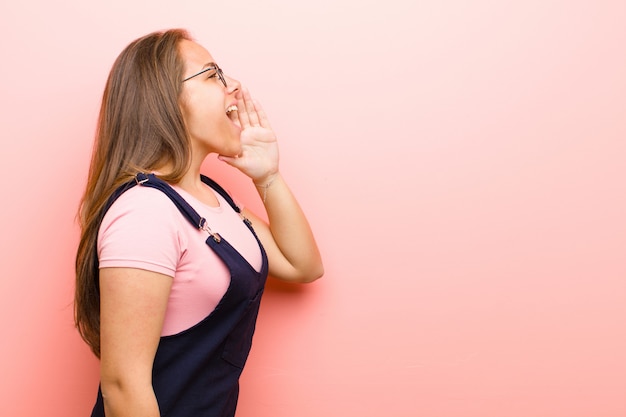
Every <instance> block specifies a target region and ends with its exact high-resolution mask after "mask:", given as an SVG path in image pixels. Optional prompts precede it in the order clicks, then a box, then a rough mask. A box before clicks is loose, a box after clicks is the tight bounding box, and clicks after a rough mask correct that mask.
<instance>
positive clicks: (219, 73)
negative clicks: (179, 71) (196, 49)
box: [183, 64, 228, 88]
mask: <svg viewBox="0 0 626 417" xmlns="http://www.w3.org/2000/svg"><path fill="white" fill-rule="evenodd" d="M211 70H215V75H217V77H218V78H219V79H220V81H221V82H222V84H224V87H225V88H228V84H226V78H224V72H223V71H222V69H221V68H220V67H218V66H217V64H215V65H211V66H210V67H207V68H205V69H203V70H202V71H200V72H198V73H196V74H194V75H191V76H189V77H187V78H185V79H184V80H183V82H185V81H188V80H191V79H192V78H193V77H197V76H198V75H201V74H204V73H205V72H208V71H211Z"/></svg>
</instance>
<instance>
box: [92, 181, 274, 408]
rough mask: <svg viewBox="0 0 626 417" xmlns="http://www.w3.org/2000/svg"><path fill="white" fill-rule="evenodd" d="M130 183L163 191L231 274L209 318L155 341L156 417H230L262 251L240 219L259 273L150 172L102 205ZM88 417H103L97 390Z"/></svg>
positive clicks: (255, 305)
mask: <svg viewBox="0 0 626 417" xmlns="http://www.w3.org/2000/svg"><path fill="white" fill-rule="evenodd" d="M202 181H203V182H204V183H205V184H207V185H208V186H210V187H211V188H213V189H214V190H215V191H217V192H218V193H219V194H220V195H222V196H223V197H224V198H225V199H226V201H227V202H228V203H229V204H230V205H231V206H232V207H233V209H234V210H235V211H236V212H238V213H240V210H239V208H238V207H237V206H236V205H235V203H234V202H233V200H232V199H231V198H230V196H229V195H228V194H227V193H226V192H225V191H224V190H223V189H222V188H221V187H220V186H219V185H217V184H216V183H215V182H213V181H212V180H210V179H209V178H207V177H204V176H202ZM135 184H141V185H143V186H148V187H153V188H156V189H158V190H161V191H163V192H164V193H165V194H166V195H167V196H168V197H169V198H170V199H171V200H172V202H173V203H174V204H175V205H176V207H178V209H179V210H180V212H181V213H182V214H183V215H184V216H185V217H186V218H187V219H188V220H189V221H190V222H191V223H192V224H193V225H194V226H195V227H198V228H200V229H205V230H208V231H209V233H210V236H209V237H208V238H207V240H206V244H207V245H208V246H209V247H210V248H211V249H212V250H213V251H214V252H215V253H216V254H217V255H218V256H219V257H220V258H221V259H222V261H223V262H224V264H226V266H227V267H228V269H229V270H230V274H231V281H230V285H229V287H228V289H227V291H226V293H225V294H224V296H223V298H222V299H221V300H220V302H219V303H218V305H217V307H216V308H215V310H214V311H213V312H211V314H209V315H208V316H207V317H206V318H204V319H203V320H202V321H201V322H199V323H198V324H196V325H194V326H193V327H191V328H189V329H187V330H184V331H183V332H181V333H177V334H175V335H171V336H163V337H161V340H160V342H159V346H158V349H157V352H156V355H155V358H154V365H153V375H152V377H153V381H152V385H153V387H154V392H155V394H156V398H157V401H158V403H159V409H160V411H161V416H162V417H218V416H219V417H226V416H231V417H232V416H234V415H235V408H236V405H237V398H238V396H239V376H240V375H241V372H242V370H243V366H244V364H245V362H246V359H247V358H248V353H249V352H250V347H251V345H252V335H253V333H254V328H255V324H256V319H257V315H258V312H259V305H260V302H261V295H262V294H263V288H264V286H265V280H266V278H267V255H266V253H265V250H264V249H263V246H262V245H261V242H260V241H259V240H258V237H257V236H256V234H255V233H254V230H253V229H252V226H251V225H250V222H249V221H248V220H247V219H244V220H243V221H244V222H245V223H246V225H247V226H248V228H250V231H251V232H252V233H253V234H254V236H255V238H256V239H257V241H258V242H259V246H260V248H261V254H262V259H263V264H262V268H261V271H260V272H257V271H255V269H254V268H253V267H252V266H251V265H250V264H249V263H248V262H247V261H246V260H245V259H244V258H243V257H242V256H241V255H240V254H239V252H237V251H236V250H235V249H234V248H233V247H232V246H231V245H230V244H229V243H228V242H227V241H226V240H225V239H223V238H221V236H219V235H218V234H217V233H211V232H210V229H208V228H207V227H206V225H205V224H204V223H205V219H204V218H202V217H200V215H199V214H198V213H197V212H196V211H195V210H194V209H193V208H192V207H191V206H190V205H189V204H188V203H187V202H186V201H185V200H184V199H183V198H182V197H181V196H180V194H178V193H177V192H176V191H175V190H174V189H172V187H170V186H169V185H168V184H167V183H165V182H164V181H162V180H160V179H158V178H157V177H155V176H154V175H153V174H149V175H145V174H138V175H137V178H136V181H132V182H130V183H128V184H126V185H125V186H123V187H121V188H120V189H118V190H117V191H116V193H115V194H114V195H113V196H112V197H111V200H110V201H109V206H108V207H110V205H111V204H112V203H113V201H115V199H117V197H119V196H120V195H121V194H122V193H123V192H124V191H126V190H128V189H129V188H131V187H132V186H134V185H135ZM108 207H107V209H108ZM91 416H92V417H103V416H104V409H103V404H102V393H101V391H100V390H98V398H97V401H96V405H95V406H94V409H93V412H92V414H91Z"/></svg>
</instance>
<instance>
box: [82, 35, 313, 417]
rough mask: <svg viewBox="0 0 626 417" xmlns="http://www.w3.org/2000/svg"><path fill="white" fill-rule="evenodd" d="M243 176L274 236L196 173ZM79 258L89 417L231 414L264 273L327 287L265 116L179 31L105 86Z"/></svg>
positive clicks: (132, 51)
mask: <svg viewBox="0 0 626 417" xmlns="http://www.w3.org/2000/svg"><path fill="white" fill-rule="evenodd" d="M211 153H216V154H218V158H219V159H220V160H222V161H224V162H226V163H228V164H230V165H232V166H234V167H236V168H238V169H239V170H240V171H241V172H243V173H244V174H245V175H247V176H248V177H249V178H250V179H251V180H252V181H253V182H254V184H255V185H256V187H257V189H258V191H259V195H260V197H261V199H262V200H263V203H264V206H265V209H266V211H267V215H268V218H269V225H268V224H266V223H265V222H264V221H262V220H261V219H259V218H258V217H257V216H255V215H254V214H253V213H251V212H250V211H248V210H246V209H243V210H242V211H241V213H238V211H239V208H238V207H236V205H235V204H234V202H233V201H232V199H231V198H230V196H229V195H228V194H226V193H225V192H224V191H223V190H222V189H221V187H219V186H218V185H217V184H215V183H213V182H212V181H210V180H208V179H207V178H206V177H204V176H202V175H201V173H200V167H201V165H202V163H203V161H204V160H205V158H206V157H207V156H208V155H209V154H211ZM80 219H81V227H82V233H81V239H80V245H79V248H78V254H77V259H76V271H77V283H76V300H75V302H76V324H77V327H78V329H79V331H80V333H81V336H82V337H83V339H84V340H85V341H86V342H87V343H88V344H89V345H90V347H91V349H92V350H93V352H94V353H95V354H96V355H97V356H98V357H99V358H100V361H101V381H100V390H99V392H98V398H97V401H96V405H95V407H94V410H93V413H92V416H103V415H105V414H106V416H107V417H122V416H133V417H152V416H161V415H163V416H172V417H186V416H190V417H191V416H194V417H200V416H232V415H234V412H235V407H236V402H237V397H238V379H239V376H240V374H241V371H242V368H243V366H244V363H245V361H246V359H247V356H248V352H249V350H250V344H251V341H252V333H253V332H254V325H255V321H256V316H257V312H258V306H259V302H260V297H261V294H262V292H263V285H264V283H265V278H266V276H267V274H268V273H269V274H270V275H272V276H274V277H276V278H278V279H282V280H285V281H290V282H310V281H314V280H315V279H317V278H319V277H320V276H321V275H322V274H323V267H322V261H321V258H320V254H319V251H318V249H317V246H316V243H315V240H314V238H313V234H312V233H311V230H310V228H309V226H308V223H307V220H306V218H305V216H304V214H303V213H302V211H301V209H300V207H299V206H298V203H297V202H296V200H295V198H294V197H293V195H292V194H291V192H290V191H289V188H288V187H287V185H286V183H285V181H284V179H283V177H282V176H281V174H280V172H279V169H278V148H277V143H276V137H275V135H274V132H273V131H272V129H271V127H270V125H269V122H268V120H267V117H266V115H265V113H264V112H263V109H262V108H261V106H260V105H259V103H258V102H256V101H253V100H252V99H251V96H250V94H249V93H248V92H247V91H246V90H245V89H243V88H242V87H241V85H240V83H239V82H238V81H237V80H234V79H232V78H230V77H227V76H226V75H224V74H223V73H222V70H221V69H220V68H219V66H218V65H217V64H216V63H215V59H213V57H212V56H211V55H210V54H209V52H208V51H207V50H206V49H204V48H203V47H202V46H200V45H198V44H197V43H195V42H193V41H192V40H191V39H190V37H189V36H188V34H187V33H186V32H185V31H182V30H170V31H166V32H159V33H153V34H150V35H147V36H145V37H143V38H140V39H138V40H136V41H134V42H133V43H131V44H130V45H129V46H128V47H127V48H126V49H125V50H124V51H123V52H122V54H121V55H120V56H119V57H118V59H117V60H116V62H115V64H114V65H113V68H112V70H111V73H110V75H109V79H108V81H107V85H106V88H105V92H104V97H103V101H102V107H101V111H100V117H99V122H98V130H97V135H96V142H95V147H94V152H93V157H92V161H91V168H90V171H89V178H88V182H87V188H86V191H85V194H84V197H83V200H82V205H81V210H80Z"/></svg>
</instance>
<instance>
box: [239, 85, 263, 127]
mask: <svg viewBox="0 0 626 417" xmlns="http://www.w3.org/2000/svg"><path fill="white" fill-rule="evenodd" d="M237 107H238V110H239V111H238V116H239V123H240V124H241V127H242V129H245V128H247V127H250V126H251V127H257V126H262V127H265V128H270V123H269V120H268V118H267V115H266V114H265V111H264V110H263V107H261V104H260V103H259V102H258V101H256V100H253V99H252V96H251V95H250V91H248V89H247V88H243V89H242V94H241V96H240V97H239V100H238V102H237Z"/></svg>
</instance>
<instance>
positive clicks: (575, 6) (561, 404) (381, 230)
mask: <svg viewBox="0 0 626 417" xmlns="http://www.w3.org/2000/svg"><path fill="white" fill-rule="evenodd" d="M625 21H626V2H624V1H623V0H615V1H610V0H587V1H577V0H567V1H565V0H525V1H521V0H519V1H487V0H474V1H462V0H427V1H417V0H389V1H385V2H374V1H369V0H358V1H357V0H332V1H331V0H317V1H313V2H296V1H292V0H256V1H247V2H246V1H243V2H242V1H236V2H229V1H221V2H213V1H210V2H200V1H193V2H192V1H178V2H172V1H163V0H152V1H141V0H138V1H132V2H131V1H128V0H108V1H106V2H96V3H92V2H84V1H81V2H79V1H75V0H71V1H59V2H51V1H44V0H33V1H29V2H18V1H5V2H2V5H0V23H1V24H0V31H1V32H2V33H1V36H0V52H1V56H2V65H0V131H1V137H2V150H1V151H0V160H1V163H0V178H2V180H3V191H2V204H1V205H0V265H1V267H2V277H1V278H0V297H1V300H2V301H1V302H0V329H1V334H2V339H1V342H0V416H20V417H35V416H37V417H38V416H43V415H45V416H52V417H81V416H86V415H88V412H89V410H90V408H91V405H92V403H93V399H94V396H95V392H96V389H97V384H98V363H97V361H96V360H95V359H94V358H93V356H92V355H91V354H90V352H89V351H88V349H87V347H86V345H85V344H84V343H83V342H82V341H81V340H80V338H79V336H78V334H77V333H76V331H75V329H74V327H73V321H72V296H73V279H74V276H73V261H74V254H75V248H76V244H77V239H78V229H77V226H76V222H75V218H74V216H75V213H76V209H77V205H78V201H79V198H80V195H81V193H82V189H83V186H84V182H85V177H86V172H87V169H88V163H89V156H90V152H91V146H92V140H93V133H94V128H95V122H96V115H97V112H98V108H99V100H100V97H101V94H102V89H103V86H104V82H105V78H106V76H107V73H108V71H109V69H110V67H111V65H112V63H113V60H114V59H115V57H116V56H117V54H118V53H119V52H120V51H121V50H122V48H123V47H124V46H126V45H127V44H128V43H129V42H130V41H131V40H133V39H135V38H136V37H139V36H141V35H143V34H146V33H148V32H151V31H153V30H158V29H164V28H170V27H185V28H187V29H189V30H190V31H191V33H192V34H193V35H194V36H195V37H196V39H198V40H199V41H200V42H201V43H202V44H204V45H205V46H206V47H207V48H208V49H209V50H210V51H211V53H212V54H213V56H214V57H216V59H217V60H218V61H219V63H220V65H221V66H222V67H223V68H224V69H225V71H226V72H227V73H228V74H229V75H231V76H233V77H236V78H238V79H240V80H241V81H242V82H244V83H245V84H247V85H248V87H249V88H250V90H251V91H252V92H253V94H254V95H255V96H256V97H257V98H259V99H260V100H261V101H262V102H263V103H264V106H265V108H266V110H267V113H268V114H269V116H270V118H271V121H272V124H273V126H274V127H275V129H276V131H277V133H278V134H279V138H280V141H281V155H282V171H283V173H284V175H285V177H286V178H287V179H288V180H289V181H290V184H291V186H292V188H293V189H294V191H295V193H296V194H297V195H298V197H299V198H300V200H301V203H302V205H303V207H304V209H305V211H306V212H307V213H308V215H309V217H310V221H311V223H312V225H313V227H314V229H315V230H316V234H317V238H318V241H319V244H320V246H321V249H322V252H323V255H324V259H325V266H326V275H325V277H324V278H323V279H322V280H320V281H318V282H316V283H314V284H311V285H308V286H288V285H279V284H277V283H275V282H274V283H271V284H270V286H269V288H268V292H267V297H266V299H265V301H264V304H263V307H262V311H261V315H260V320H259V324H258V332H257V336H256V339H255V343H254V347H253V351H252V355H251V358H250V361H249V366H248V368H247V369H246V371H245V373H244V376H243V380H242V395H241V400H240V408H239V412H238V417H294V416H297V417H314V416H315V417H319V416H341V417H346V416H355V417H357V416H358V417H381V416H392V417H414V416H420V417H502V416H506V417H518V416H519V417H544V416H545V417H559V416H563V417H589V416H594V417H595V416H601V417H620V416H622V417H623V416H625V415H626V255H625V252H626V221H624V219H625V214H626V181H625V177H626V163H625V161H626V53H625V52H626V24H624V22H625ZM206 173H207V174H208V175H211V176H213V177H215V178H216V179H218V180H220V181H222V182H224V183H225V185H226V186H227V187H228V188H230V189H231V190H232V191H234V192H235V193H236V194H237V195H238V196H239V198H240V199H241V200H243V201H244V203H246V204H247V205H248V206H250V207H255V208H260V207H261V206H260V204H259V202H258V199H257V198H256V197H255V192H254V189H253V187H252V186H251V185H250V184H249V182H248V181H247V180H246V179H245V178H243V177H242V176H241V175H239V174H238V173H236V172H234V171H233V170H231V169H229V168H226V167H224V166H223V165H222V164H221V163H220V162H219V161H216V160H211V161H208V162H207V164H206Z"/></svg>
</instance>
